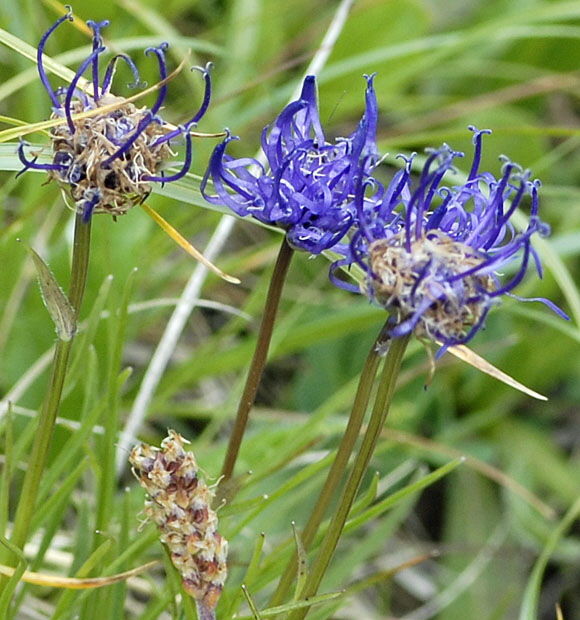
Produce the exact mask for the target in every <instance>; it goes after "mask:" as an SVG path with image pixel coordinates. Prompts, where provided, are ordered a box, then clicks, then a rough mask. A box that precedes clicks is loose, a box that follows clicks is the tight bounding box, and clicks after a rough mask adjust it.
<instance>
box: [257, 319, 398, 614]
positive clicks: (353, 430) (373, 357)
mask: <svg viewBox="0 0 580 620" xmlns="http://www.w3.org/2000/svg"><path fill="white" fill-rule="evenodd" d="M386 325H387V324H386V323H385V327H386ZM383 329H384V328H383ZM383 338H384V337H383V331H381V333H380V334H379V336H378V337H377V339H376V340H375V341H374V342H373V345H372V347H371V349H370V351H369V353H368V355H367V358H366V360H365V363H364V366H363V369H362V371H361V375H360V380H359V384H358V388H357V392H356V395H355V398H354V402H353V405H352V409H351V413H350V416H349V419H348V424H347V427H346V429H345V431H344V434H343V436H342V439H341V441H340V444H339V446H338V450H337V453H336V457H335V459H334V462H333V463H332V466H331V468H330V471H329V472H328V476H327V477H326V481H325V483H324V486H323V488H322V491H321V492H320V495H319V496H318V499H317V501H316V505H315V506H314V508H313V510H312V513H311V514H310V518H309V519H308V522H307V523H306V526H305V527H304V530H303V531H302V534H301V541H302V545H303V546H304V549H305V550H306V551H308V549H309V548H310V546H311V545H312V542H313V541H314V537H315V536H316V533H317V531H318V528H319V526H320V524H321V523H322V520H323V519H324V515H325V514H326V511H327V510H328V506H329V505H330V502H331V501H332V498H333V496H334V494H335V492H336V489H337V488H338V485H339V483H340V481H341V479H342V478H343V476H344V472H345V471H346V467H347V465H348V460H349V458H350V455H351V453H352V451H353V449H354V446H355V443H356V440H357V439H358V436H359V432H360V428H361V426H362V422H363V419H364V415H365V413H366V410H367V407H368V404H369V400H370V397H371V390H372V387H373V384H374V380H375V376H376V374H377V369H378V367H379V362H380V360H381V357H380V355H379V353H378V351H377V347H378V345H379V344H380V343H381V342H382V340H383ZM297 561H298V554H297V553H296V552H295V553H294V555H293V556H292V559H291V560H290V562H289V563H288V565H287V566H286V570H285V572H284V574H283V575H282V578H281V579H280V582H279V583H278V587H277V588H276V592H275V593H274V596H273V597H272V600H271V601H270V603H269V607H275V606H276V605H281V604H282V602H283V601H284V599H285V597H286V594H287V593H288V590H289V589H290V586H291V585H292V581H293V580H294V577H295V576H296V569H297Z"/></svg>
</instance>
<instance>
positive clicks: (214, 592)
mask: <svg viewBox="0 0 580 620" xmlns="http://www.w3.org/2000/svg"><path fill="white" fill-rule="evenodd" d="M168 433H169V434H168V437H166V438H165V439H164V440H163V441H162V442H161V448H156V447H152V446H149V445H147V444H141V445H138V446H135V447H134V448H133V449H132V450H131V454H130V456H129V461H130V462H131V465H132V466H133V472H134V473H135V475H136V477H137V479H138V480H139V482H140V483H141V486H142V487H143V488H144V489H145V490H146V491H147V493H148V495H149V499H148V500H147V501H146V502H145V512H146V514H147V516H148V517H149V518H150V519H151V520H153V521H154V522H155V523H156V524H157V526H158V527H159V529H160V530H161V536H160V537H161V541H162V542H163V543H164V544H165V545H167V547H168V549H169V551H170V553H171V561H172V562H173V565H174V566H175V568H176V569H177V570H178V571H179V573H180V574H181V577H182V580H183V586H184V587H185V590H186V591H187V592H188V594H190V595H191V596H192V597H193V598H194V599H195V600H196V601H197V602H198V605H201V606H202V607H203V608H204V609H205V610H206V611H209V612H211V611H212V610H213V609H214V608H215V606H216V605H217V602H218V600H219V597H220V594H221V591H222V588H223V585H224V581H225V579H226V575H227V565H226V558H227V552H228V543H227V541H226V540H225V539H224V538H222V536H220V534H219V533H218V531H217V525H218V520H217V515H216V513H215V512H214V511H213V510H212V509H211V501H212V499H213V495H214V494H213V492H212V490H211V489H210V488H209V487H208V486H207V485H206V483H205V482H204V481H203V479H201V478H199V477H198V466H197V463H196V461H195V457H194V455H193V453H191V452H186V451H185V450H184V447H183V446H184V444H186V443H189V442H188V441H187V440H185V439H184V438H183V437H182V436H181V435H179V433H176V432H175V431H172V430H169V431H168Z"/></svg>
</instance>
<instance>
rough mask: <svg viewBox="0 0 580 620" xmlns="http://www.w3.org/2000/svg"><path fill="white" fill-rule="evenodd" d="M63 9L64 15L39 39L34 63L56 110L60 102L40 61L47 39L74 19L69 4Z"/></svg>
mask: <svg viewBox="0 0 580 620" xmlns="http://www.w3.org/2000/svg"><path fill="white" fill-rule="evenodd" d="M65 9H66V14H65V15H63V16H62V17H59V19H57V20H56V22H55V23H54V24H53V25H52V26H51V27H50V28H49V29H48V30H47V31H46V32H45V33H44V35H43V36H42V38H41V39H40V43H39V44H38V50H37V52H36V62H37V64H38V75H39V76H40V81H41V82H42V85H43V86H44V89H45V90H46V92H47V93H48V96H49V97H50V99H51V100H52V103H53V105H54V107H55V108H57V109H58V108H60V107H61V105H60V101H59V100H58V98H57V96H56V95H55V93H54V90H53V89H52V86H51V85H50V82H49V81H48V77H47V75H46V71H45V70H44V62H43V60H42V56H43V54H44V48H45V47H46V42H47V41H48V38H49V37H50V35H51V34H52V33H53V32H54V31H55V30H56V29H57V28H58V27H59V26H60V25H61V24H62V23H63V22H65V21H67V20H68V21H69V22H72V21H73V19H74V18H73V14H72V7H71V6H70V5H69V4H65Z"/></svg>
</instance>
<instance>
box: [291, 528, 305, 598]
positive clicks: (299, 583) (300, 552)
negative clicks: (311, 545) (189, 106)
mask: <svg viewBox="0 0 580 620" xmlns="http://www.w3.org/2000/svg"><path fill="white" fill-rule="evenodd" d="M292 531H293V532H294V542H295V543H296V555H297V557H298V562H297V567H296V592H295V594H294V600H295V601H297V600H299V599H300V594H301V592H302V590H303V589H304V586H305V585H306V582H307V580H308V562H307V559H306V549H305V548H304V544H303V543H302V539H301V538H300V534H299V533H298V531H297V530H296V523H294V522H292Z"/></svg>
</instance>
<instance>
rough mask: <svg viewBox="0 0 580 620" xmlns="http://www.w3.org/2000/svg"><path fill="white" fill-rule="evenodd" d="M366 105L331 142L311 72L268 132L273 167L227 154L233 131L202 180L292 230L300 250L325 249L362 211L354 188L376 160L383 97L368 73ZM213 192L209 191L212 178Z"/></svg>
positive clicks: (223, 198)
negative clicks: (345, 133) (348, 130)
mask: <svg viewBox="0 0 580 620" xmlns="http://www.w3.org/2000/svg"><path fill="white" fill-rule="evenodd" d="M366 79H367V89H366V109H365V113H364V116H363V118H362V119H361V121H360V123H359V126H358V128H357V130H356V131H355V132H354V133H353V134H352V135H350V136H349V137H348V138H339V139H337V140H336V141H335V142H334V143H329V142H327V140H326V138H325V135H324V131H323V129H322V125H321V122H320V117H319V113H318V106H317V101H316V79H315V77H314V76H312V75H310V76H307V77H306V79H305V80H304V83H303V87H302V93H301V95H300V97H299V99H298V100H297V101H293V102H291V103H290V104H288V105H287V106H286V107H285V108H284V109H283V110H282V112H281V113H280V115H279V116H278V117H277V118H276V120H275V121H274V123H272V125H270V126H268V127H266V128H265V129H264V131H263V133H262V149H263V151H264V155H265V159H266V161H267V166H264V165H263V164H262V163H260V162H259V161H258V160H256V159H253V158H249V157H244V158H240V159H235V158H233V157H232V156H230V155H228V154H227V153H226V148H227V145H228V144H229V142H231V141H232V140H234V139H236V138H234V137H232V136H228V137H227V138H226V139H225V140H224V141H223V142H222V143H221V144H218V146H217V147H216V148H215V149H214V152H213V154H212V156H211V159H210V163H209V166H208V169H207V172H206V174H205V178H204V180H203V183H202V185H201V190H202V193H203V195H204V197H205V198H206V200H208V201H209V202H211V203H214V204H223V205H226V206H227V207H229V208H230V209H231V210H232V211H234V213H236V214H237V215H239V216H248V215H250V216H252V217H254V218H256V219H257V220H259V221H260V222H264V223H266V224H271V225H274V226H278V227H280V228H282V229H284V230H285V231H286V237H287V240H288V242H289V244H290V245H291V246H292V247H294V248H295V249H299V250H304V251H306V252H309V253H311V254H319V253H320V252H322V251H323V250H326V249H329V248H331V247H333V246H334V245H335V244H337V243H338V242H339V241H340V240H341V239H342V237H343V236H344V235H345V233H346V232H347V231H348V230H349V228H350V227H351V225H352V223H353V220H354V216H355V213H356V209H355V205H354V190H355V186H356V183H357V179H361V180H364V179H365V178H366V177H367V176H368V174H369V173H370V170H371V169H372V167H373V166H374V165H375V163H376V160H377V151H376V146H375V133H376V123H377V103H376V97H375V91H374V88H373V77H372V76H371V77H367V78H366ZM209 179H211V181H212V182H213V188H214V190H215V194H209V193H208V191H207V183H208V180H209Z"/></svg>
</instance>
